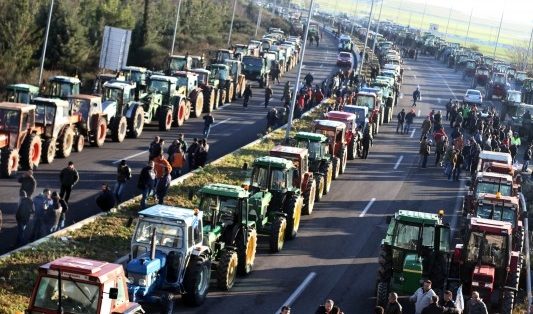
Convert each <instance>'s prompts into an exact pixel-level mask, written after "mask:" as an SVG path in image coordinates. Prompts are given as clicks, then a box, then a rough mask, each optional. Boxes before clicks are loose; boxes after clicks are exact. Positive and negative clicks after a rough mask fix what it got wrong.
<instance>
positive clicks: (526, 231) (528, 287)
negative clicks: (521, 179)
mask: <svg viewBox="0 0 533 314" xmlns="http://www.w3.org/2000/svg"><path fill="white" fill-rule="evenodd" d="M518 195H519V196H520V205H521V207H522V213H523V216H524V218H523V219H524V234H525V241H526V243H525V245H526V256H525V257H526V274H527V280H526V290H527V308H526V313H527V314H531V302H532V299H533V298H532V296H531V268H530V267H531V261H530V254H529V225H528V224H529V219H528V217H527V216H528V213H527V205H526V199H525V197H524V194H522V193H521V192H520V193H519V194H518Z"/></svg>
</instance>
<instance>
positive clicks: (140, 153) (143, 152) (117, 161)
mask: <svg viewBox="0 0 533 314" xmlns="http://www.w3.org/2000/svg"><path fill="white" fill-rule="evenodd" d="M146 153H148V151H147V150H145V151H142V152H139V153H137V154H133V155H130V156H128V157H124V158H122V159H119V160H115V161H113V162H112V164H113V165H116V164H118V163H119V162H121V161H122V160H129V159H132V158H135V157H137V156H140V155H143V154H146Z"/></svg>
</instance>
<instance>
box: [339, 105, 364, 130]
mask: <svg viewBox="0 0 533 314" xmlns="http://www.w3.org/2000/svg"><path fill="white" fill-rule="evenodd" d="M344 111H345V112H350V113H353V114H355V116H356V118H355V122H356V123H357V129H359V130H360V131H363V130H364V129H365V128H366V126H367V125H368V107H364V106H354V105H345V106H344Z"/></svg>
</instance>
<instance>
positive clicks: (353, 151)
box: [348, 137, 357, 160]
mask: <svg viewBox="0 0 533 314" xmlns="http://www.w3.org/2000/svg"><path fill="white" fill-rule="evenodd" d="M356 155H357V144H356V143H355V137H353V138H352V140H351V141H350V144H348V159H349V160H354V159H355V156H356Z"/></svg>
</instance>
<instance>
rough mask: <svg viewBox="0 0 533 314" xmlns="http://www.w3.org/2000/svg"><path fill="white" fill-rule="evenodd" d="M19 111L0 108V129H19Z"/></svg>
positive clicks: (12, 130)
mask: <svg viewBox="0 0 533 314" xmlns="http://www.w3.org/2000/svg"><path fill="white" fill-rule="evenodd" d="M19 120H20V112H19V111H16V110H9V109H0V130H2V131H9V132H18V131H19Z"/></svg>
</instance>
